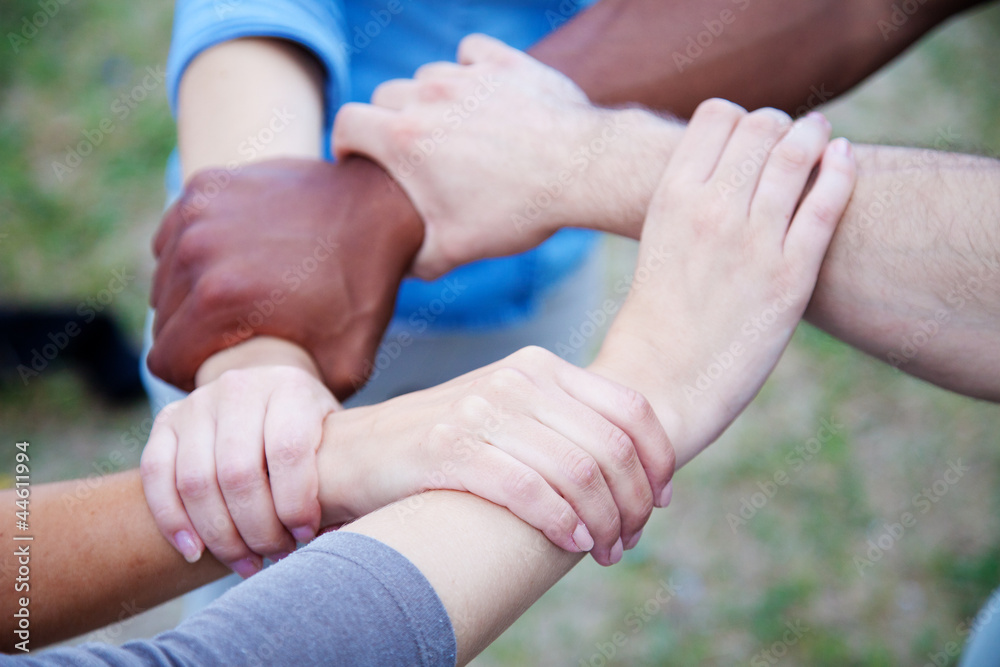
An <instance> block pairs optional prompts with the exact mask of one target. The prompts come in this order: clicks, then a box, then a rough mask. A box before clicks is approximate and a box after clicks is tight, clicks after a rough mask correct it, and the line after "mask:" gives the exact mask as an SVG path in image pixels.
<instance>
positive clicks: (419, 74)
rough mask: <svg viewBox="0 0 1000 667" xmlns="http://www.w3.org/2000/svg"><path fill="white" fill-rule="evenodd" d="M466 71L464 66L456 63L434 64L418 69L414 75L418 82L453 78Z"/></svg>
mask: <svg viewBox="0 0 1000 667" xmlns="http://www.w3.org/2000/svg"><path fill="white" fill-rule="evenodd" d="M464 71H465V68H464V67H463V66H462V65H458V64H456V63H448V62H433V63H427V64H426V65H421V66H420V67H418V68H417V71H416V72H414V73H413V78H414V79H415V80H417V81H425V80H427V79H439V78H451V77H453V76H455V75H456V74H461V73H462V72H464Z"/></svg>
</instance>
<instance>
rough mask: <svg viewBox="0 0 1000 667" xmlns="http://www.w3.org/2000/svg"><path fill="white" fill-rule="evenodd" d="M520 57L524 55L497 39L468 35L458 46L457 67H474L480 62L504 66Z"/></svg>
mask: <svg viewBox="0 0 1000 667" xmlns="http://www.w3.org/2000/svg"><path fill="white" fill-rule="evenodd" d="M522 55H524V54H523V53H521V52H520V51H518V50H517V49H515V48H513V47H510V46H507V45H506V44H504V43H503V42H501V41H500V40H499V39H494V38H493V37H490V36H488V35H483V34H480V33H474V34H472V35H469V36H467V37H465V38H464V39H462V41H461V42H459V44H458V64H459V65H474V64H476V63H480V62H492V63H497V64H504V63H508V62H510V61H511V60H512V59H517V58H518V57H520V56H522Z"/></svg>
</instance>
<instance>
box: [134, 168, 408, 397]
mask: <svg viewBox="0 0 1000 667" xmlns="http://www.w3.org/2000/svg"><path fill="white" fill-rule="evenodd" d="M399 200H402V201H403V202H405V201H406V200H405V197H403V196H402V193H401V192H399V189H398V187H397V186H396V185H395V184H394V183H393V182H392V180H391V179H390V178H389V177H388V176H386V175H385V173H384V172H383V171H382V170H381V169H379V168H378V167H377V166H376V165H374V164H372V163H370V162H368V161H367V160H364V159H360V158H356V159H352V160H349V161H347V162H346V163H341V164H330V163H326V162H322V161H319V160H302V159H296V160H291V159H286V160H273V161H269V162H262V163H257V164H253V165H250V166H246V167H243V168H242V170H240V171H239V172H238V173H235V174H233V173H229V172H225V171H206V172H200V173H198V174H196V175H195V176H194V177H193V178H192V179H191V181H190V182H189V183H188V185H187V188H186V189H185V191H184V194H183V195H182V196H181V198H180V200H179V201H178V202H177V203H176V204H175V205H174V206H173V207H171V209H170V210H169V211H167V213H166V215H165V217H164V219H163V223H162V226H161V228H160V230H159V233H158V234H157V236H156V239H155V243H154V252H155V254H156V257H157V258H158V260H159V261H158V264H157V268H156V275H155V277H154V282H153V292H152V304H153V306H154V307H155V308H156V323H155V327H154V344H153V348H152V350H151V351H150V354H149V367H150V369H151V370H152V371H153V372H154V373H155V374H157V375H159V376H160V377H162V378H163V379H165V380H167V381H168V382H171V383H173V384H175V385H177V386H179V387H181V388H183V389H187V390H190V389H191V388H192V387H193V386H194V382H193V380H194V375H195V371H196V370H197V369H198V367H199V366H200V365H201V363H202V362H203V361H205V359H207V358H208V357H209V356H210V355H212V354H213V353H215V352H217V351H219V350H222V349H225V348H228V347H231V346H233V345H236V344H238V343H240V342H242V341H244V340H246V339H247V338H249V337H251V336H260V335H270V336H275V337H278V338H283V339H286V340H289V341H294V342H296V343H298V344H300V345H301V346H303V347H304V348H306V349H307V350H308V351H309V352H311V353H312V355H313V357H314V358H315V359H316V361H317V363H318V364H319V367H320V370H321V371H322V374H323V379H324V381H325V382H326V383H327V385H328V386H329V387H330V388H331V389H332V390H333V392H334V394H335V395H336V396H338V397H340V398H346V397H347V396H349V395H350V394H352V393H353V392H354V391H356V390H357V389H358V388H360V386H361V385H362V384H363V382H364V379H365V378H366V377H367V375H368V372H369V371H370V369H371V368H372V361H371V360H372V358H373V357H374V354H375V350H376V349H377V347H378V344H379V342H380V340H381V337H382V334H383V332H384V330H385V327H386V325H387V324H388V322H389V318H390V317H391V315H392V309H393V306H394V303H395V299H396V292H397V289H398V287H399V283H400V280H401V279H402V278H403V276H404V274H405V273H406V271H407V269H408V267H409V265H410V262H411V260H412V258H413V255H414V254H415V253H416V250H417V248H418V247H419V246H420V243H421V240H422V236H423V226H422V224H421V222H420V220H419V218H417V217H416V214H415V212H414V211H413V210H412V209H407V208H406V207H402V208H400V207H399V206H398V203H397V202H399ZM407 206H408V204H407ZM401 211H402V213H401Z"/></svg>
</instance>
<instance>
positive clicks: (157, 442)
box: [139, 413, 205, 563]
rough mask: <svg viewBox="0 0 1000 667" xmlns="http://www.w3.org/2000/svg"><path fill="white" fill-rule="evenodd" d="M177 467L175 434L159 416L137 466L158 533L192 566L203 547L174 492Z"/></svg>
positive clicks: (177, 495) (163, 418)
mask: <svg viewBox="0 0 1000 667" xmlns="http://www.w3.org/2000/svg"><path fill="white" fill-rule="evenodd" d="M176 463H177V434H176V433H174V430H173V428H172V427H171V426H170V424H169V422H168V420H167V419H166V418H165V417H164V416H163V414H162V413H161V416H160V418H157V420H156V422H154V424H153V430H152V431H151V432H150V434H149V440H148V441H147V442H146V446H145V448H144V449H143V451H142V459H141V460H140V462H139V474H140V476H141V478H142V488H143V491H144V493H145V494H146V504H147V505H149V511H150V512H152V514H153V519H154V520H155V521H156V527H157V528H159V529H160V533H161V534H162V535H163V537H164V538H166V540H167V541H168V542H169V543H170V544H172V545H173V546H174V548H175V549H177V551H179V552H180V553H181V555H182V556H184V560H186V561H187V562H189V563H194V562H196V561H197V560H198V559H200V558H201V554H202V552H203V551H204V548H205V545H204V543H203V542H202V541H201V538H200V537H198V532H197V531H196V530H195V527H194V525H193V524H192V523H191V519H190V518H189V517H188V514H187V511H186V510H185V509H184V503H183V502H182V501H181V497H180V494H179V493H178V492H177V481H176V480H177V473H176Z"/></svg>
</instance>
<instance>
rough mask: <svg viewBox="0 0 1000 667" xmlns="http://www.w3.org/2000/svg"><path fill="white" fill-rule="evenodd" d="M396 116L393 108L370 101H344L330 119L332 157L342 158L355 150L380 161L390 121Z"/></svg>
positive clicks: (384, 153)
mask: <svg viewBox="0 0 1000 667" xmlns="http://www.w3.org/2000/svg"><path fill="white" fill-rule="evenodd" d="M395 117H396V112H395V111H392V110H391V109H383V108H380V107H375V106H372V105H370V104H359V103H357V102H348V103H347V104H345V105H343V106H342V107H340V111H338V112H337V117H336V119H335V120H334V123H333V137H332V141H333V154H334V157H336V158H337V159H338V160H343V159H344V158H345V157H347V156H348V155H350V154H351V153H358V154H361V155H367V156H368V157H370V158H371V159H373V160H374V161H376V162H381V160H380V158H384V157H385V156H387V155H388V149H389V144H388V141H389V138H388V134H389V129H390V123H391V122H392V120H393V119H394V118H395Z"/></svg>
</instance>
